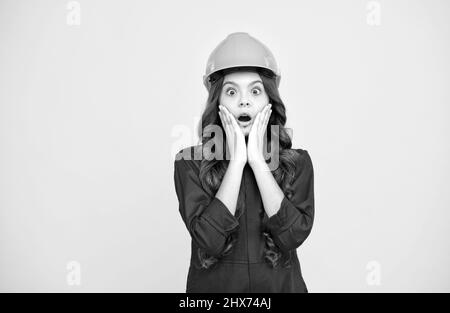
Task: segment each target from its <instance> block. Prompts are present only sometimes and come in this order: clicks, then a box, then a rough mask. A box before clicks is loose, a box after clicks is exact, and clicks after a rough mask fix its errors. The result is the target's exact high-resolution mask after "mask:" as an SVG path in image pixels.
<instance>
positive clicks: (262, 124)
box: [261, 103, 271, 129]
mask: <svg viewBox="0 0 450 313" xmlns="http://www.w3.org/2000/svg"><path fill="white" fill-rule="evenodd" d="M270 107H271V104H270V103H269V104H267V105H266V106H265V107H264V113H263V117H262V121H261V127H263V129H264V126H265V123H266V119H267V116H268V112H269V110H270Z"/></svg>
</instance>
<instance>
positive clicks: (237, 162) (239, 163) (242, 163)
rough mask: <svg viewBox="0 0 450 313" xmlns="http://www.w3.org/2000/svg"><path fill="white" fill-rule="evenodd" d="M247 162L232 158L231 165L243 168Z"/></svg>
mask: <svg viewBox="0 0 450 313" xmlns="http://www.w3.org/2000/svg"><path fill="white" fill-rule="evenodd" d="M245 164H246V162H242V161H237V160H230V164H229V167H232V168H236V169H240V170H243V169H244V167H245Z"/></svg>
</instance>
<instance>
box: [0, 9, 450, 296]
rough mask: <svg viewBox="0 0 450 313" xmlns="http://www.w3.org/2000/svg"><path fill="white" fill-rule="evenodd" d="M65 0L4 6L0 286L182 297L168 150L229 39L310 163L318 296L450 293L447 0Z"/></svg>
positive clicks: (183, 267)
mask: <svg viewBox="0 0 450 313" xmlns="http://www.w3.org/2000/svg"><path fill="white" fill-rule="evenodd" d="M69 3H70V2H69V1H57V0H54V1H31V0H30V1H17V0H9V1H5V0H0V149H1V153H0V291H12V292H16V291H38V292H47V291H59V292H79V291H86V292H101V291H107V292H108V291H123V292H129V291H138V292H184V291H185V284H186V276H187V270H188V266H189V258H190V237H189V234H188V232H187V229H186V227H185V225H184V224H183V222H182V220H181V216H180V215H179V212H178V201H177V198H176V194H175V189H174V182H173V170H174V169H173V158H174V153H175V152H177V151H178V150H179V149H181V148H183V147H185V146H188V145H191V144H195V143H196V140H197V138H196V123H197V121H198V119H199V118H200V116H201V113H202V110H203V108H204V105H205V101H206V97H207V94H206V89H205V88H204V86H203V84H202V75H203V73H204V70H205V66H206V61H207V58H208V56H209V54H210V52H211V51H212V50H213V49H214V48H215V46H216V45H217V44H218V43H219V42H220V41H221V40H223V39H224V38H225V37H226V36H227V35H228V34H229V33H232V32H236V31H244V32H248V33H249V34H251V35H252V36H255V37H256V38H258V39H259V40H261V41H262V42H264V43H265V44H266V45H267V46H268V47H269V48H270V49H271V50H272V52H273V54H274V55H275V57H276V59H277V61H278V63H279V65H280V67H281V71H282V79H281V85H280V93H281V96H282V99H283V101H284V102H285V104H286V107H287V117H288V119H287V125H286V126H287V127H290V128H292V129H293V133H294V138H293V146H294V147H295V148H303V149H306V150H308V152H309V153H310V155H311V158H312V161H313V166H314V171H315V196H316V218H315V224H314V228H313V231H312V233H311V235H310V237H309V238H308V239H307V241H306V242H305V243H304V244H303V245H302V246H301V247H300V248H299V249H298V250H297V251H298V254H299V258H300V262H301V266H302V271H303V276H304V279H305V281H306V283H307V285H308V288H309V290H310V291H311V292H322V291H324V292H338V291H344V292H347V291H356V292H400V291H406V292H413V291H424V292H434V291H447V292H448V291H450V267H449V264H450V233H449V226H448V224H449V219H450V213H449V209H450V207H449V204H450V193H449V185H450V167H449V161H448V160H449V159H450V150H449V147H450V143H449V142H450V141H449V131H450V127H449V123H448V122H449V113H450V110H449V105H450V89H449V87H450V61H449V57H448V56H449V55H450V42H449V38H450V19H449V18H448V17H449V15H450V5H449V2H448V1H445V0H442V1H437V0H432V1H425V0H422V1H417V0H415V1H412V0H408V1H406V0H404V1H399V0H394V1H393V0H390V1H376V2H375V4H374V2H373V1H356V0H345V1H332V0H330V1H317V0H315V1H261V0H258V1H244V2H242V1H233V0H230V1H211V0H208V1H167V0H165V1H92V0H89V1H78V4H79V6H80V9H81V10H80V11H79V12H80V24H79V25H71V23H68V22H67V19H68V18H69V20H70V18H71V16H72V15H70V14H73V12H74V11H73V6H72V4H69ZM68 4H69V6H68ZM377 5H380V10H379V11H378V12H379V15H378V16H379V23H377V22H375V25H374V23H372V22H371V21H373V20H372V19H371V18H372V17H373V16H372V15H371V14H372V13H373V12H374V11H373V10H374V9H373V8H374V6H375V7H376V6H377ZM72 261H74V262H75V264H78V266H79V268H78V269H79V270H80V271H79V272H78V273H79V274H80V276H78V277H79V278H81V280H80V284H75V285H72V284H71V283H69V281H70V279H69V280H68V278H70V277H71V276H70V275H71V274H73V272H72V270H71V269H72V268H70V265H69V264H72V263H70V262H72ZM68 265H69V267H68ZM374 277H375V279H374ZM374 281H375V283H373V282H374Z"/></svg>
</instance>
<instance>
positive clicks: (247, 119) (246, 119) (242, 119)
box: [238, 114, 252, 123]
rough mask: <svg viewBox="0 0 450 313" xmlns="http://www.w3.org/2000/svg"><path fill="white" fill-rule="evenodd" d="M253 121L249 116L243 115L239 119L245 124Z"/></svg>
mask: <svg viewBox="0 0 450 313" xmlns="http://www.w3.org/2000/svg"><path fill="white" fill-rule="evenodd" d="M251 120H252V118H251V117H250V115H248V114H242V115H239V117H238V121H239V122H243V123H246V122H250V121H251Z"/></svg>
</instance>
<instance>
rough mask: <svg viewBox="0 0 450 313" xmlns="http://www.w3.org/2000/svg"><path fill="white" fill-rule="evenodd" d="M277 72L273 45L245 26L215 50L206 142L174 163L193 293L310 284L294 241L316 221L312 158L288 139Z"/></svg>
mask: <svg viewBox="0 0 450 313" xmlns="http://www.w3.org/2000/svg"><path fill="white" fill-rule="evenodd" d="M279 82H280V73H279V70H278V68H277V64H276V62H275V59H274V57H273V55H272V53H271V52H270V51H269V49H268V48H267V47H266V46H265V45H264V44H262V43H261V42H260V41H258V40H257V39H255V38H254V37H252V36H250V35H249V34H247V33H233V34H230V35H229V36H228V37H227V38H226V39H225V40H223V41H222V42H221V43H220V44H219V45H218V46H217V48H216V49H215V50H214V51H213V52H212V53H211V56H210V58H209V60H208V63H207V68H206V73H205V75H204V84H205V86H206V88H207V89H208V92H209V96H208V100H207V105H206V109H205V111H204V112H203V115H202V119H201V124H200V127H199V135H200V138H201V142H202V143H201V144H200V145H197V146H191V147H188V148H185V149H182V150H181V151H179V153H178V154H177V156H176V160H175V164H174V181H175V189H176V193H177V197H178V200H179V211H180V214H181V217H182V219H183V222H184V223H185V225H186V227H187V229H188V231H189V234H190V236H191V238H192V241H191V260H190V267H189V273H188V277H187V284H186V292H188V293H190V292H308V290H307V287H306V284H305V282H304V280H303V277H302V273H301V269H300V263H299V260H298V257H297V250H296V249H297V248H298V247H299V246H300V245H301V244H302V243H303V242H304V241H305V239H306V238H307V237H308V235H309V234H310V232H311V228H312V226H313V220H314V176H313V166H312V161H311V158H310V156H309V154H308V152H307V151H306V150H303V149H292V148H291V145H292V142H291V138H290V136H289V135H288V133H287V130H286V129H285V128H284V125H285V123H286V114H285V112H286V109H285V106H284V104H283V102H282V100H281V98H280V94H279V91H278V86H279ZM202 125H205V130H203V129H202ZM214 126H215V127H216V128H215V129H216V130H217V129H218V130H219V131H215V132H214V133H215V136H214V139H215V140H212V139H211V138H210V134H211V133H212V132H208V131H206V130H207V128H208V127H209V128H210V129H211V127H213V129H214ZM220 139H223V140H220ZM274 142H275V143H276V144H275V145H274V144H273V143H274ZM268 146H270V147H271V149H270V152H266V147H268ZM274 147H275V148H274ZM269 160H270V162H271V165H272V166H269ZM274 160H275V161H276V162H275V166H273V163H274V162H273V161H274Z"/></svg>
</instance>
